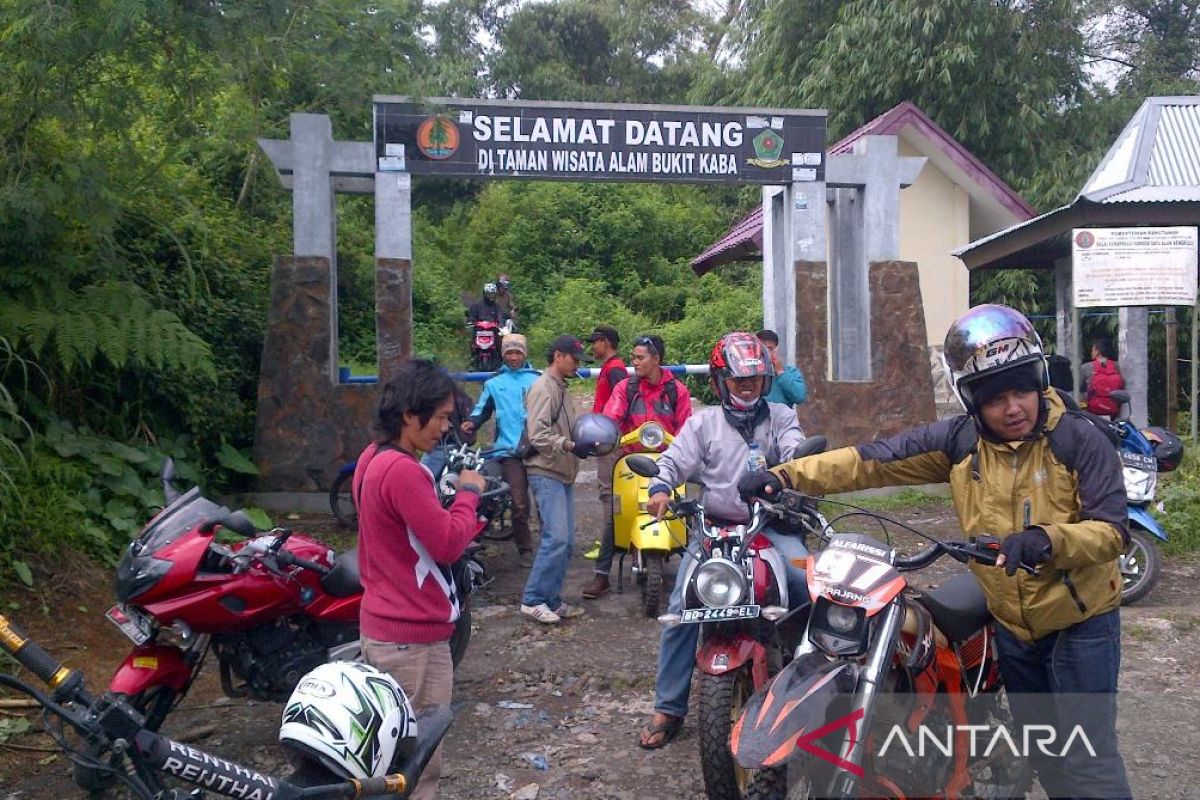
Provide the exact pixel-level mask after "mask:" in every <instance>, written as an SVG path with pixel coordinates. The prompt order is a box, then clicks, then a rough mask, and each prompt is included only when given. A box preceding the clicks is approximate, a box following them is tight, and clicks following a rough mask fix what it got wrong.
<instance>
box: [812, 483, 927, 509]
mask: <svg viewBox="0 0 1200 800" xmlns="http://www.w3.org/2000/svg"><path fill="white" fill-rule="evenodd" d="M837 500H838V502H846V503H850V504H852V505H856V506H859V507H861V508H865V509H867V510H868V511H900V510H903V509H908V508H918V507H920V506H949V505H950V497H949V495H943V494H931V493H930V492H925V491H922V490H920V489H912V488H908V489H901V490H900V491H898V492H896V493H895V494H888V495H873V496H869V497H861V496H852V497H845V498H841V497H839V498H837ZM836 507H837V506H830V508H836Z"/></svg>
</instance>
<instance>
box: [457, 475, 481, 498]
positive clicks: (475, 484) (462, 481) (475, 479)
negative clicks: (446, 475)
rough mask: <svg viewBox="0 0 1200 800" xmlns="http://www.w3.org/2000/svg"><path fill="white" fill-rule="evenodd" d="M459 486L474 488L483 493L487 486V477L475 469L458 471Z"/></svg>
mask: <svg viewBox="0 0 1200 800" xmlns="http://www.w3.org/2000/svg"><path fill="white" fill-rule="evenodd" d="M458 488H459V489H474V490H475V491H476V492H478V493H479V494H483V490H484V489H486V488H487V478H485V477H483V475H481V474H479V473H478V472H476V471H475V470H473V469H464V470H463V471H462V472H460V473H458Z"/></svg>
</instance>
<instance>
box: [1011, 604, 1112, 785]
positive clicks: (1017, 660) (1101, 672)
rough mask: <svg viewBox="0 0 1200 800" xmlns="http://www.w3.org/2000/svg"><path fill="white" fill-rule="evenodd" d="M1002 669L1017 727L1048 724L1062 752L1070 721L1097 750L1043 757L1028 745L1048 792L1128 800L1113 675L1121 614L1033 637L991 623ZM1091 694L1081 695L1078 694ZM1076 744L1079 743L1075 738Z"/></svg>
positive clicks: (1074, 749)
mask: <svg viewBox="0 0 1200 800" xmlns="http://www.w3.org/2000/svg"><path fill="white" fill-rule="evenodd" d="M996 649H997V653H998V655H999V657H1000V674H1001V677H1003V678H1004V690H1005V692H1006V693H1007V694H1008V698H1009V706H1010V708H1011V709H1012V714H1013V721H1014V722H1015V723H1016V724H1017V725H1018V726H1025V725H1053V726H1054V727H1055V730H1056V732H1057V744H1058V747H1055V746H1054V745H1050V746H1048V747H1047V749H1048V750H1050V751H1051V752H1052V753H1054V752H1056V751H1057V752H1058V753H1062V750H1061V746H1062V745H1063V744H1065V742H1066V740H1067V739H1068V737H1070V735H1071V733H1072V731H1073V730H1074V729H1075V726H1076V725H1079V726H1082V729H1083V732H1084V734H1086V736H1087V739H1088V741H1089V742H1090V743H1091V745H1092V748H1093V749H1094V750H1095V752H1096V756H1095V757H1093V756H1092V755H1091V753H1089V752H1088V751H1087V749H1086V748H1085V747H1081V746H1072V747H1069V748H1068V749H1067V752H1066V753H1063V754H1062V755H1061V757H1059V756H1057V755H1046V754H1045V753H1043V752H1042V751H1041V750H1040V749H1039V748H1038V747H1036V746H1031V747H1030V759H1029V760H1030V762H1031V763H1032V765H1033V767H1034V769H1036V770H1037V773H1038V780H1039V781H1040V782H1041V784H1042V788H1043V789H1045V790H1046V794H1047V795H1048V796H1050V797H1054V798H1060V797H1103V798H1127V797H1131V796H1132V793H1131V792H1130V790H1129V781H1128V779H1127V778H1126V777H1125V762H1124V761H1123V760H1122V759H1121V754H1120V752H1118V750H1117V673H1118V672H1119V671H1120V667H1121V618H1120V615H1119V614H1118V612H1117V610H1116V609H1113V610H1112V611H1109V612H1107V613H1104V614H1100V615H1099V616H1096V617H1092V618H1091V619H1087V620H1084V621H1083V622H1080V623H1078V624H1076V625H1072V626H1071V627H1069V628H1065V629H1063V630H1061V631H1056V632H1055V633H1052V634H1049V635H1048V636H1043V637H1042V638H1041V639H1038V640H1037V641H1035V642H1025V641H1022V640H1021V639H1018V638H1017V637H1016V636H1014V635H1013V634H1012V633H1010V632H1009V631H1007V630H1005V629H1004V627H1003V626H1002V625H997V626H996ZM1084 694H1086V695H1089V697H1087V698H1083V697H1080V695H1084ZM1077 741H1078V740H1077Z"/></svg>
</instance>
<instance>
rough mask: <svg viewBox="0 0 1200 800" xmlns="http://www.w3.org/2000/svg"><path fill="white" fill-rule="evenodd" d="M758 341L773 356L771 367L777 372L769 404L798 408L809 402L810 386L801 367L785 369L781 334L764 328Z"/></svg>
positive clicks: (769, 396) (768, 400)
mask: <svg viewBox="0 0 1200 800" xmlns="http://www.w3.org/2000/svg"><path fill="white" fill-rule="evenodd" d="M758 339H759V341H760V342H762V343H763V346H764V347H766V348H767V351H768V352H769V353H770V354H771V366H772V367H773V368H774V370H775V378H774V380H772V381H771V391H769V392H767V402H768V403H782V404H783V405H785V406H798V405H800V404H801V403H803V402H804V401H805V400H807V399H808V386H806V385H805V383H804V374H803V373H801V372H800V368H799V367H785V366H784V365H783V361H782V360H781V359H780V358H779V334H777V333H775V331H773V330H771V329H770V328H764V329H763V330H761V331H759V332H758Z"/></svg>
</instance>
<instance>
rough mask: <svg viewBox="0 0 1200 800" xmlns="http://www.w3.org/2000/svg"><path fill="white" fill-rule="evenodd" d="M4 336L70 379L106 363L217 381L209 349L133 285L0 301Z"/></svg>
mask: <svg viewBox="0 0 1200 800" xmlns="http://www.w3.org/2000/svg"><path fill="white" fill-rule="evenodd" d="M0 336H3V337H7V338H8V339H9V340H10V341H12V342H13V343H14V344H19V345H23V346H24V347H25V348H27V349H28V350H29V352H30V354H31V355H32V356H33V357H34V358H36V359H39V360H42V361H43V363H46V364H47V365H48V364H49V362H50V361H56V362H57V363H58V366H59V367H60V368H61V369H62V370H63V371H64V372H68V373H69V372H72V371H74V370H77V369H84V368H88V367H91V366H92V365H93V364H94V362H95V361H96V359H97V357H102V358H103V359H104V360H106V361H108V362H109V364H111V365H112V366H114V367H117V368H118V369H121V368H125V367H136V366H142V367H147V368H151V369H154V370H172V371H179V372H187V373H193V374H196V375H201V376H206V377H209V378H212V377H215V375H216V370H215V368H214V365H213V359H212V350H211V349H210V348H209V346H208V343H207V342H205V341H204V340H203V339H201V338H200V337H199V336H197V335H196V334H195V333H193V332H192V331H191V330H189V329H188V327H187V326H186V325H184V324H183V322H182V321H181V320H180V319H179V317H177V316H176V315H175V314H173V313H172V312H170V311H167V310H165V309H161V308H154V307H153V306H152V305H151V304H150V302H149V300H147V299H146V296H145V294H144V293H143V292H142V290H141V289H139V288H138V287H137V286H135V285H133V284H130V283H104V284H99V285H96V286H90V287H88V288H86V289H83V290H82V291H79V292H71V291H65V290H63V291H57V292H54V293H45V292H42V293H36V294H35V295H34V296H32V297H30V298H29V299H28V301H27V302H24V303H22V302H18V301H16V300H10V299H0Z"/></svg>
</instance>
